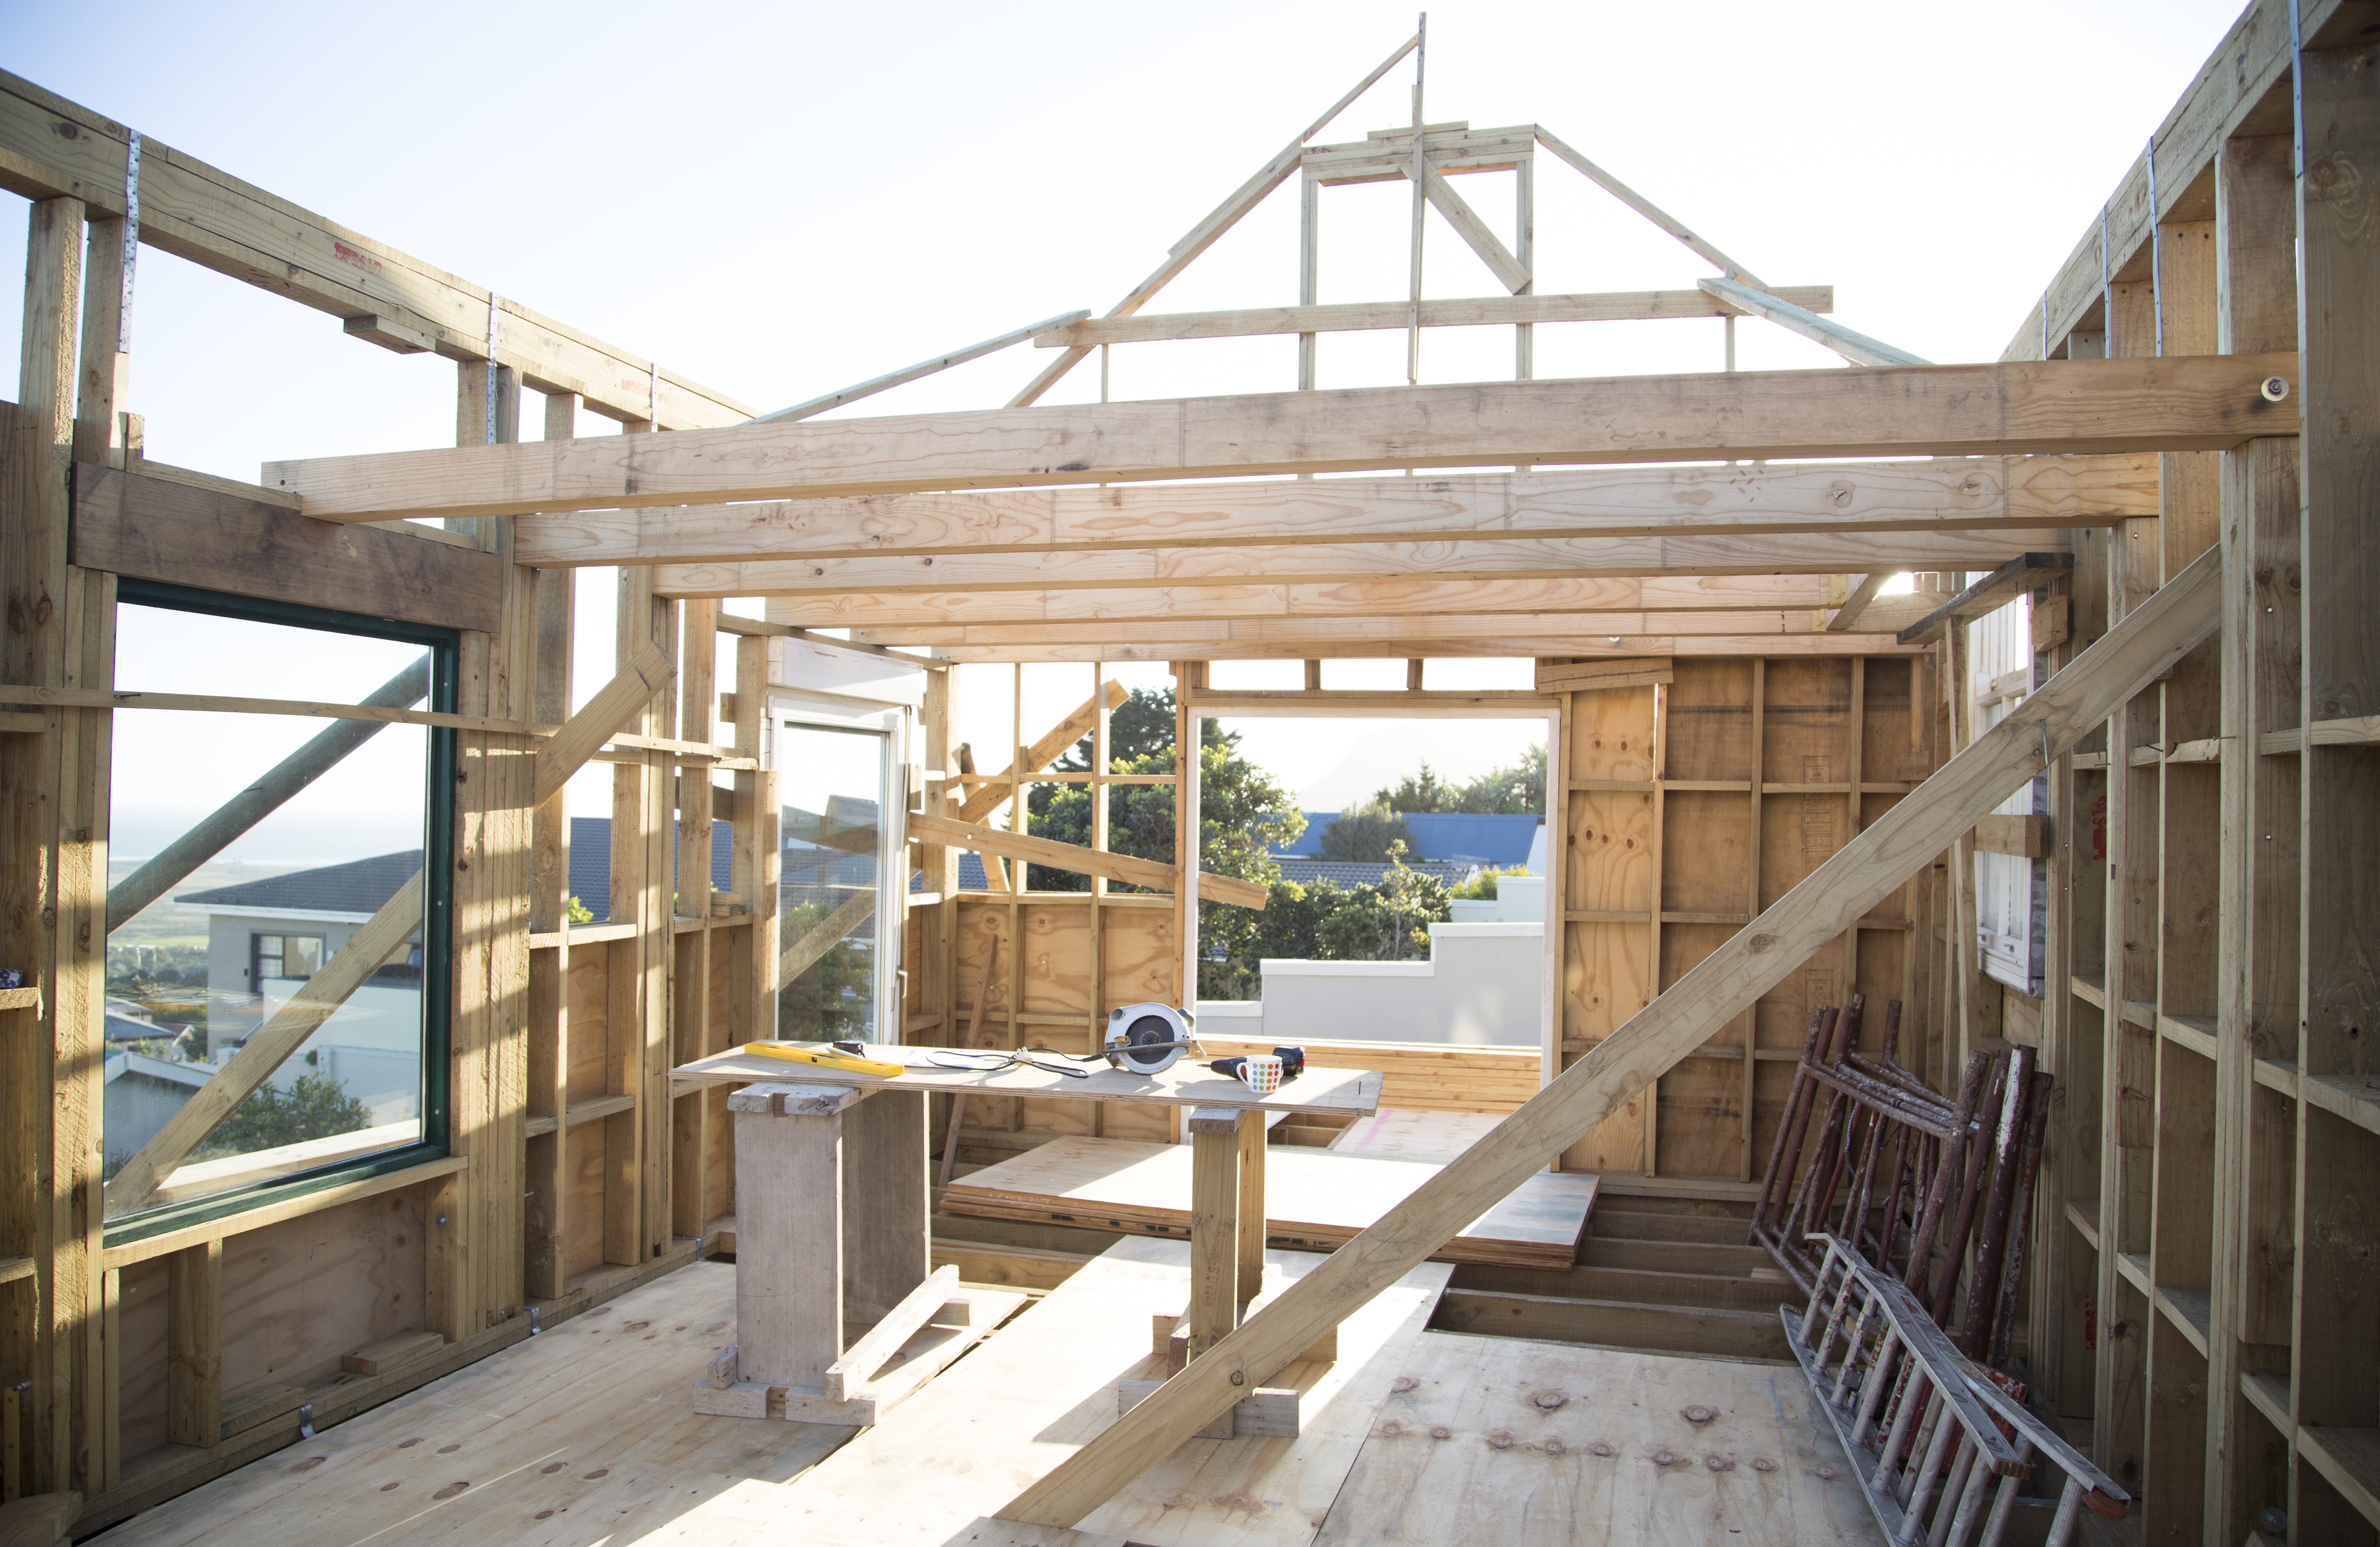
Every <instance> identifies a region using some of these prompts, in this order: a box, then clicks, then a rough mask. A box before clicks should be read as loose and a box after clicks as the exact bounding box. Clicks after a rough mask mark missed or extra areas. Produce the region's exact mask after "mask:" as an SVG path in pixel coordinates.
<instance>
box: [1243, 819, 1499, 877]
mask: <svg viewBox="0 0 2380 1547" xmlns="http://www.w3.org/2000/svg"><path fill="white" fill-rule="evenodd" d="M1399 814H1401V815H1402V816H1403V818H1404V820H1405V826H1406V827H1407V828H1408V829H1409V830H1410V831H1411V832H1412V834H1413V835H1414V852H1413V854H1412V855H1411V856H1410V857H1409V858H1411V859H1439V860H1444V861H1447V862H1448V863H1455V862H1458V861H1459V862H1461V863H1463V864H1469V865H1521V864H1526V863H1527V862H1528V859H1529V846H1530V844H1531V843H1533V842H1534V841H1536V835H1537V829H1538V827H1539V826H1541V825H1542V824H1543V823H1544V822H1545V819H1544V818H1543V817H1539V816H1528V815H1523V816H1492V815H1486V814H1481V813H1476V812H1470V811H1404V812H1401V813H1399ZM1338 815H1339V813H1338V812H1336V811H1308V812H1306V813H1305V833H1303V834H1300V835H1299V837H1298V840H1297V842H1295V843H1293V844H1291V845H1289V846H1287V847H1282V848H1276V849H1274V850H1273V853H1274V854H1276V855H1283V856H1286V855H1305V856H1309V857H1313V856H1318V855H1320V854H1321V852H1322V830H1323V829H1324V828H1325V827H1328V826H1330V823H1331V821H1332V819H1334V818H1336V817H1337V816H1338Z"/></svg>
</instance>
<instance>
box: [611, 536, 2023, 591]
mask: <svg viewBox="0 0 2380 1547" xmlns="http://www.w3.org/2000/svg"><path fill="white" fill-rule="evenodd" d="M2067 542H2068V538H2067V533H2066V530H2064V529H2062V528H2056V527H1998V528H1992V529H1989V530H1981V531H1927V532H1785V533H1766V532H1762V533H1753V534H1750V535H1744V536H1738V535H1734V534H1731V533H1730V534H1723V535H1714V536H1707V537H1529V538H1499V537H1486V538H1460V539H1455V540H1452V541H1441V542H1314V543H1306V544H1302V545H1299V546H1295V547H1269V546H1258V545H1253V544H1252V545H1250V546H1248V547H1245V548H1236V547H1234V548H1225V547H1204V548H1150V547H1132V548H1099V549H1070V550H1067V551H1064V552H1060V553H966V554H947V555H943V556H940V557H935V558H931V559H929V560H926V561H922V562H921V561H919V560H917V559H913V558H891V557H885V558H878V557H866V558H832V559H829V558H817V559H811V558H802V559H759V560H752V561H749V562H744V563H733V562H730V563H719V564H684V565H660V566H654V567H653V568H652V569H651V570H650V574H651V575H652V576H653V586H654V589H655V590H656V591H660V592H661V593H662V594H663V595H666V596H787V595H795V594H799V593H801V592H804V591H868V592H877V593H881V592H886V591H947V590H950V589H951V588H953V587H954V586H955V587H962V588H966V587H975V588H981V589H984V590H992V589H1002V590H1036V591H1042V590H1062V589H1072V588H1075V587H1088V586H1134V585H1139V586H1157V587H1171V586H1177V585H1198V584H1207V585H1214V584H1219V583H1223V582H1228V581H1237V580H1242V579H1246V578H1247V577H1250V576H1261V577H1263V578H1264V579H1266V580H1267V581H1269V582H1271V583H1274V584H1282V585H1320V584H1338V583H1343V582H1348V581H1365V580H1377V579H1399V578H1414V577H1419V576H1434V577H1437V578H1439V579H1529V578H1537V579H1562V578H1567V577H1573V576H1582V575H1590V576H1591V575H1664V574H1666V575H1775V574H1791V573H1794V572H1797V571H1798V572H1801V573H1804V574H1821V575H1838V574H1840V573H1841V572H1842V571H1843V570H1844V569H1846V568H1849V567H1851V566H1855V565H1858V564H1860V563H1862V562H1869V563H1877V564H1884V565H1889V566H1892V567H1893V568H1895V569H1909V570H1920V569H1922V570H1941V569H1976V570H1980V569H1989V568H1995V567H1997V566H2000V565H2002V564H2005V563H2007V562H2008V561H2009V560H2010V559H2012V558H2014V557H2016V556H2017V555H2019V554H2024V553H2027V552H2034V551H2039V552H2049V551H2055V550H2058V549H2062V548H2064V547H2065V546H2066V544H2067Z"/></svg>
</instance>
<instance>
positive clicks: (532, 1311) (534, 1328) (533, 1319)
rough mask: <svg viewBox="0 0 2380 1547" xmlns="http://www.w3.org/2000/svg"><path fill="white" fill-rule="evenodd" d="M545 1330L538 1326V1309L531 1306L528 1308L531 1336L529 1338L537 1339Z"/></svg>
mask: <svg viewBox="0 0 2380 1547" xmlns="http://www.w3.org/2000/svg"><path fill="white" fill-rule="evenodd" d="M544 1330H545V1329H544V1328H543V1327H540V1326H539V1325H538V1324H537V1307H535V1306H531V1307H529V1308H528V1334H529V1336H531V1337H535V1336H536V1335H537V1334H539V1333H540V1332H543V1331H544Z"/></svg>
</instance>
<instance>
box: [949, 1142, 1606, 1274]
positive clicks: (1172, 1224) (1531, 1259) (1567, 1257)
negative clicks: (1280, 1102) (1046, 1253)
mask: <svg viewBox="0 0 2380 1547" xmlns="http://www.w3.org/2000/svg"><path fill="white" fill-rule="evenodd" d="M1190 1165H1191V1160H1190V1148H1189V1146H1187V1145H1183V1144H1135V1143H1132V1142H1130V1141H1128V1140H1125V1139H1077V1138H1067V1139H1051V1140H1050V1142H1048V1143H1046V1144H1040V1145H1037V1146H1035V1147H1034V1148H1032V1149H1030V1150H1027V1151H1025V1152H1024V1153H1023V1154H1020V1155H1014V1156H1012V1157H1011V1158H1009V1159H1007V1160H1004V1161H1002V1162H1001V1163H999V1164H997V1165H990V1166H986V1167H985V1168H984V1169H983V1170H981V1171H977V1172H976V1173H974V1174H973V1175H968V1176H965V1177H963V1178H962V1179H960V1180H959V1181H958V1182H956V1183H954V1184H953V1185H952V1186H951V1187H950V1188H947V1189H946V1190H945V1191H944V1192H943V1194H942V1204H941V1206H942V1209H943V1211H944V1212H947V1213H953V1214H976V1215H979V1216H982V1217H986V1218H991V1219H1019V1220H1040V1221H1049V1222H1052V1223H1056V1224H1079V1225H1084V1226H1087V1227H1089V1228H1092V1229H1099V1230H1127V1231H1155V1232H1161V1233H1164V1234H1168V1235H1172V1236H1181V1237H1185V1238H1186V1237H1187V1236H1188V1235H1189V1230H1190ZM1438 1170H1439V1167H1438V1166H1436V1165H1434V1164H1429V1165H1426V1164H1421V1163H1415V1162H1413V1161H1408V1160H1382V1159H1373V1158H1370V1157H1367V1156H1363V1155H1347V1154H1333V1153H1331V1152H1330V1151H1326V1150H1315V1149H1310V1148H1307V1147H1305V1146H1303V1145H1288V1144H1277V1145H1271V1146H1269V1147H1268V1148H1267V1150H1266V1152H1265V1214H1266V1219H1265V1229H1266V1234H1267V1236H1268V1237H1269V1238H1270V1239H1272V1240H1274V1241H1276V1242H1278V1243H1280V1244H1281V1245H1284V1246H1310V1247H1314V1248H1317V1249H1321V1250H1325V1251H1328V1250H1331V1249H1335V1248H1337V1247H1339V1246H1342V1245H1343V1244H1345V1243H1346V1242H1347V1241H1348V1240H1350V1239H1352V1238H1354V1236H1355V1235H1356V1234H1357V1233H1358V1232H1360V1231H1362V1230H1364V1229H1365V1228H1366V1226H1368V1225H1370V1224H1372V1223H1373V1222H1374V1221H1375V1220H1377V1219H1378V1218H1379V1217H1380V1216H1381V1215H1383V1214H1385V1213H1387V1212H1389V1211H1390V1209H1392V1208H1394V1207H1395V1206H1396V1205H1397V1204H1399V1203H1401V1202H1403V1200H1404V1199H1405V1198H1406V1196H1407V1195H1409V1194H1410V1193H1412V1192H1413V1190H1414V1189H1415V1188H1418V1187H1420V1186H1421V1185H1422V1183H1424V1182H1426V1181H1427V1180H1428V1179H1429V1178H1430V1177H1431V1176H1433V1175H1437V1173H1438ZM1595 1187H1596V1181H1595V1178H1594V1177H1593V1176H1590V1175H1575V1174H1567V1175H1558V1174H1555V1173H1550V1172H1541V1173H1539V1174H1537V1175H1534V1176H1531V1177H1529V1178H1528V1179H1527V1180H1526V1181H1524V1182H1523V1183H1522V1184H1521V1185H1520V1186H1519V1187H1517V1188H1513V1189H1512V1193H1511V1194H1510V1195H1509V1196H1507V1197H1506V1198H1505V1199H1504V1200H1502V1201H1501V1202H1500V1203H1498V1204H1497V1205H1496V1206H1495V1207H1494V1208H1493V1209H1490V1210H1488V1212H1486V1213H1485V1214H1482V1215H1481V1216H1480V1217H1479V1218H1478V1219H1476V1220H1474V1221H1473V1222H1472V1223H1471V1224H1470V1226H1469V1227H1468V1228H1466V1229H1465V1230H1463V1233H1462V1234H1461V1235H1459V1236H1456V1237H1455V1238H1454V1239H1453V1240H1451V1241H1449V1242H1448V1243H1447V1244H1446V1249H1445V1250H1444V1251H1442V1252H1439V1254H1438V1260H1439V1261H1446V1262H1477V1263H1484V1264H1492V1265H1494V1266H1498V1267H1509V1268H1547V1269H1554V1270H1560V1269H1565V1268H1568V1267H1570V1266H1571V1265H1572V1263H1573V1261H1576V1256H1577V1251H1578V1243H1579V1240H1580V1238H1581V1237H1582V1236H1585V1234H1586V1220H1587V1215H1588V1213H1589V1212H1591V1211H1592V1210H1593V1209H1594V1207H1595Z"/></svg>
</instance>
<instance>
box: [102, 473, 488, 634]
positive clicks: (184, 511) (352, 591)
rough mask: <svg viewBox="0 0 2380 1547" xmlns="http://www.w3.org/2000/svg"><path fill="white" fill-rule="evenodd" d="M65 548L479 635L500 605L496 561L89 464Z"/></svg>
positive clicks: (128, 568) (185, 578)
mask: <svg viewBox="0 0 2380 1547" xmlns="http://www.w3.org/2000/svg"><path fill="white" fill-rule="evenodd" d="M72 549H73V551H72V553H71V554H70V555H69V559H68V562H70V563H73V564H78V565H80V566H82V567H84V568H86V569H102V570H105V571H106V572H107V573H109V574H111V575H132V576H137V577H139V578H140V579H144V580H163V581H164V582H166V583H167V584H169V585H181V586H199V587H201V588H203V589H205V590H208V591H229V592H230V593H231V594H233V595H235V596H256V597H261V598H263V599H265V600H266V601H271V602H296V603H302V604H304V605H307V606H313V607H335V608H338V609H340V610H342V611H344V612H350V613H361V614H363V615H365V616H367V617H390V618H396V619H399V620H401V621H403V622H407V623H428V624H435V625H437V626H439V627H446V628H468V629H476V630H478V631H480V632H482V633H492V632H493V631H494V629H495V627H496V621H497V617H498V615H499V614H500V612H501V610H502V606H503V601H504V569H505V564H504V556H503V555H502V554H482V553H478V552H475V551H474V550H472V549H469V548H461V547H456V546H455V545H453V544H450V543H445V542H423V541H422V540H421V539H420V538H419V537H417V536H415V535H413V534H412V533H410V532H407V531H400V530H395V529H392V528H388V527H366V526H356V525H353V524H341V523H337V522H332V521H311V520H308V519H307V518H305V517H303V516H299V515H297V514H296V513H295V512H292V511H290V510H287V509H285V508H283V507H282V506H280V505H279V504H269V503H266V502H264V501H261V500H251V499H244V498H241V497H239V496H237V495H233V494H228V493H219V492H215V491H211V490H205V489H196V488H192V487H191V486H190V485H188V484H187V483H182V482H179V481H170V480H167V479H162V478H149V477H144V476H143V475H141V474H140V473H138V472H125V471H122V470H120V469H115V468H108V467H100V466H95V465H93V464H91V463H89V462H83V463H78V464H77V465H76V467H75V520H74V535H73V543H72Z"/></svg>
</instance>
